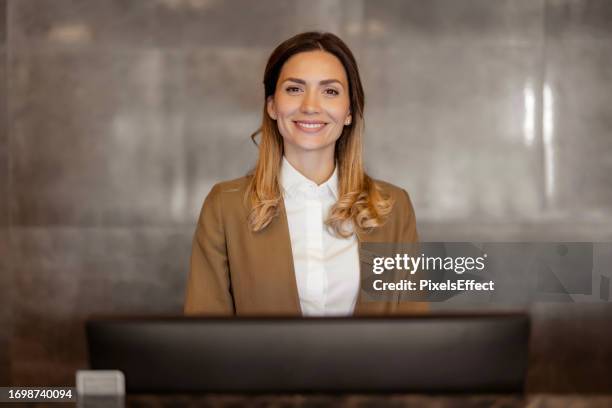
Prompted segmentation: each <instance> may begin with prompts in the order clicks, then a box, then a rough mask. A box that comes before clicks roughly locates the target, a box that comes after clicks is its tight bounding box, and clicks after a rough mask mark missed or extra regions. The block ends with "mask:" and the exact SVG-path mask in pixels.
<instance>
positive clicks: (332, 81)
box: [285, 78, 342, 85]
mask: <svg viewBox="0 0 612 408" xmlns="http://www.w3.org/2000/svg"><path fill="white" fill-rule="evenodd" d="M285 81H291V82H295V83H298V84H301V85H306V81H304V80H303V79H300V78H287V79H285ZM333 83H338V84H340V85H342V82H340V81H339V80H337V79H323V80H321V81H319V85H329V84H333Z"/></svg>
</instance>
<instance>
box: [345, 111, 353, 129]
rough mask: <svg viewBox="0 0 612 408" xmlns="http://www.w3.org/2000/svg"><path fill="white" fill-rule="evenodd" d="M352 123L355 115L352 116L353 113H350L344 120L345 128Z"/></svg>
mask: <svg viewBox="0 0 612 408" xmlns="http://www.w3.org/2000/svg"><path fill="white" fill-rule="evenodd" d="M352 121H353V115H351V113H350V112H349V114H348V116H347V117H346V119H344V126H348V125H350V124H351V122H352Z"/></svg>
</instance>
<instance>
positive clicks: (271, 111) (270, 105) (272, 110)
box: [266, 95, 277, 120]
mask: <svg viewBox="0 0 612 408" xmlns="http://www.w3.org/2000/svg"><path fill="white" fill-rule="evenodd" d="M266 109H267V111H268V116H270V117H271V118H272V120H276V117H277V116H276V106H274V97H273V96H272V95H270V96H268V98H267V99H266Z"/></svg>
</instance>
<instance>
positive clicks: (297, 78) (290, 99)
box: [267, 50, 351, 156]
mask: <svg viewBox="0 0 612 408" xmlns="http://www.w3.org/2000/svg"><path fill="white" fill-rule="evenodd" d="M267 110H268V114H269V115H270V117H271V118H272V119H275V120H276V122H277V125H278V130H279V132H280V134H281V135H282V136H283V140H284V145H285V153H286V154H301V153H305V152H309V151H317V150H318V151H326V152H328V153H330V152H331V153H332V156H333V151H334V146H335V142H336V140H337V139H338V138H339V137H340V135H341V134H342V129H343V128H344V126H347V125H349V124H350V122H351V113H350V100H349V88H348V80H347V77H346V72H345V70H344V67H343V66H342V63H341V62H340V60H339V59H338V58H337V57H336V56H335V55H333V54H330V53H328V52H325V51H318V50H317V51H308V52H302V53H299V54H296V55H294V56H292V57H291V58H289V59H288V60H287V62H285V64H284V65H283V67H282V69H281V72H280V76H279V78H278V82H277V84H276V91H275V93H274V96H273V97H269V98H268V101H267Z"/></svg>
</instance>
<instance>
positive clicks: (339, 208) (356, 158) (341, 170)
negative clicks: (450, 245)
mask: <svg viewBox="0 0 612 408" xmlns="http://www.w3.org/2000/svg"><path fill="white" fill-rule="evenodd" d="M315 50H322V51H326V52H329V53H331V54H333V55H335V56H336V57H337V58H338V59H339V60H340V62H341V63H342V65H343V66H344V69H345V71H346V74H347V77H348V83H349V94H350V95H349V99H350V112H351V115H352V121H351V124H350V125H347V126H345V127H344V129H343V131H342V135H341V136H340V137H339V138H338V140H337V141H336V145H335V151H334V155H335V160H336V163H337V166H338V201H337V202H336V203H335V204H334V205H333V206H332V207H331V209H330V212H329V215H328V218H327V220H326V221H325V224H326V225H327V227H328V228H329V229H330V230H331V231H332V232H333V233H335V234H337V235H338V236H341V237H349V236H350V235H351V234H352V231H353V230H355V229H358V230H360V231H364V232H368V231H369V230H371V229H373V228H376V227H379V226H381V225H382V224H383V223H384V222H385V220H386V218H387V216H388V214H389V213H390V212H391V209H392V207H393V201H392V199H391V198H390V197H389V196H387V195H386V194H384V192H383V191H382V190H381V188H380V187H379V186H378V185H377V184H376V183H375V182H374V181H373V180H372V179H371V178H370V177H369V176H368V175H367V174H366V173H365V171H364V168H363V152H362V138H363V131H364V119H363V112H364V103H365V100H364V99H365V98H364V94H363V87H362V85H361V79H360V78H359V70H358V68H357V62H356V61H355V57H354V56H353V54H352V52H351V50H350V49H349V48H348V47H347V45H346V44H345V43H344V42H343V41H342V40H341V39H340V38H338V37H337V36H336V35H334V34H331V33H325V32H306V33H302V34H298V35H296V36H294V37H291V38H289V39H288V40H286V41H285V42H283V43H282V44H280V45H279V46H278V47H276V49H275V50H274V51H273V52H272V55H270V58H269V59H268V63H267V65H266V69H265V72H264V81H263V82H264V87H265V97H264V108H263V119H262V124H261V127H260V128H259V129H258V130H257V131H256V132H255V133H253V134H252V135H251V139H252V140H253V142H254V143H255V145H257V146H258V148H259V158H258V160H257V164H256V165H255V168H254V169H253V170H252V171H251V172H250V175H251V176H252V177H250V181H249V185H248V188H247V191H246V195H245V200H246V202H247V204H248V205H249V206H250V214H249V224H250V226H251V229H252V230H253V231H260V230H262V229H264V228H265V227H266V226H268V224H270V222H271V221H272V219H273V218H274V217H275V216H276V215H278V212H279V207H280V203H281V200H282V194H281V187H280V180H279V175H280V168H281V163H282V159H283V151H284V148H283V137H282V136H281V134H280V132H279V130H278V126H277V123H276V121H275V120H273V119H272V118H271V117H270V116H269V115H268V112H267V109H266V101H267V99H268V97H269V96H273V95H274V93H275V91H276V84H277V82H278V78H279V76H280V72H281V69H282V67H283V65H284V64H285V62H286V61H287V60H288V59H289V58H291V57H292V56H293V55H295V54H298V53H301V52H308V51H315ZM257 135H261V138H260V140H259V143H258V142H257V140H256V139H257ZM349 221H351V222H352V226H353V228H348V225H347V222H349Z"/></svg>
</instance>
